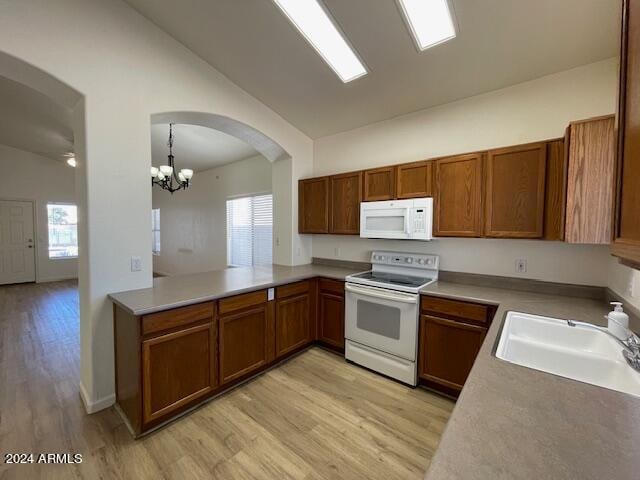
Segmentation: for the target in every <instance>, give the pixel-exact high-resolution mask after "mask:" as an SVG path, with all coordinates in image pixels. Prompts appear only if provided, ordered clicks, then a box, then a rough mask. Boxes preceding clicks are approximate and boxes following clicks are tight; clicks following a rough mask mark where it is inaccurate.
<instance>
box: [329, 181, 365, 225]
mask: <svg viewBox="0 0 640 480" xmlns="http://www.w3.org/2000/svg"><path fill="white" fill-rule="evenodd" d="M330 185H331V188H330V191H331V218H330V224H331V228H330V233H340V234H350V235H358V234H359V233H360V200H361V199H362V172H355V173H344V174H342V175H333V176H332V177H330Z"/></svg>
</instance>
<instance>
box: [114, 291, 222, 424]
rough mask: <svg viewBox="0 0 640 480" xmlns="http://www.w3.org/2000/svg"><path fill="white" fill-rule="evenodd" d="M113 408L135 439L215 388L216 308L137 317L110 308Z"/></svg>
mask: <svg viewBox="0 0 640 480" xmlns="http://www.w3.org/2000/svg"><path fill="white" fill-rule="evenodd" d="M113 313H114V339H115V342H114V344H115V352H114V353H115V363H116V365H115V366H116V402H117V404H118V407H119V409H120V410H121V411H122V412H123V413H124V415H125V416H126V418H127V420H128V423H129V425H130V427H131V429H132V430H133V431H134V432H135V433H136V434H139V433H141V432H144V431H146V430H149V429H150V428H153V427H154V426H156V425H158V424H160V423H162V422H163V421H165V420H168V419H170V418H172V417H173V416H175V415H177V414H178V413H180V412H182V411H184V410H186V409H188V408H190V407H191V406H193V405H195V404H197V403H198V402H200V401H203V400H204V399H205V398H206V397H208V396H209V395H211V394H213V392H214V391H215V389H216V388H217V387H218V336H217V333H218V323H217V320H216V304H215V302H205V303H200V304H196V305H190V306H188V307H183V308H174V309H170V310H165V311H162V312H158V313H152V314H149V315H144V316H135V315H132V314H130V313H128V312H127V311H125V310H124V309H122V308H120V307H118V306H114V312H113Z"/></svg>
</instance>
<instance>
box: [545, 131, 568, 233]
mask: <svg viewBox="0 0 640 480" xmlns="http://www.w3.org/2000/svg"><path fill="white" fill-rule="evenodd" d="M565 145H566V144H565V141H564V140H562V139H561V140H554V141H553V142H549V143H547V173H546V177H547V184H546V187H545V195H544V196H545V200H544V239H545V240H560V241H562V240H564V222H565V207H566V204H567V203H566V199H567V155H566V153H565V149H566V146H565Z"/></svg>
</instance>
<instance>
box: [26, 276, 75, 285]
mask: <svg viewBox="0 0 640 480" xmlns="http://www.w3.org/2000/svg"><path fill="white" fill-rule="evenodd" d="M77 279H78V275H65V276H61V277H44V278H38V279H37V280H36V283H49V282H61V281H63V280H77Z"/></svg>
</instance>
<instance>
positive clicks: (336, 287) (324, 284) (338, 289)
mask: <svg viewBox="0 0 640 480" xmlns="http://www.w3.org/2000/svg"><path fill="white" fill-rule="evenodd" d="M318 287H319V290H320V291H321V292H330V293H335V294H336V295H344V282H340V281H338V280H330V279H328V278H321V279H320V280H319V281H318Z"/></svg>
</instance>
